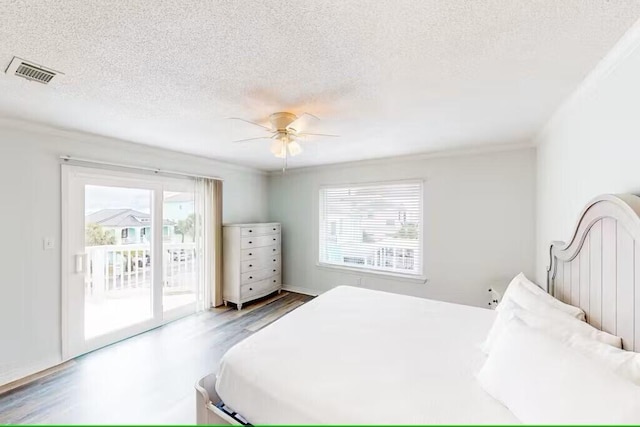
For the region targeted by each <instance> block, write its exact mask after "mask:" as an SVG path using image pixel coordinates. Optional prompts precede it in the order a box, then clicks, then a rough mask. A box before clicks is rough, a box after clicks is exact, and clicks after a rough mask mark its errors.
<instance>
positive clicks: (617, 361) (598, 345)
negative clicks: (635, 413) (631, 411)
mask: <svg viewBox="0 0 640 427" xmlns="http://www.w3.org/2000/svg"><path fill="white" fill-rule="evenodd" d="M567 344H568V345H569V346H570V347H572V348H575V349H576V350H578V351H580V353H582V354H584V355H585V356H587V357H589V358H591V359H593V360H595V361H596V362H599V363H601V364H602V365H603V366H606V367H607V368H608V369H610V370H611V371H613V372H615V373H616V374H617V375H620V376H621V377H622V378H624V379H626V380H628V381H632V382H634V383H635V384H636V385H638V386H640V353H636V352H633V351H626V350H622V349H621V348H619V347H618V348H615V347H612V346H610V345H606V344H604V343H602V342H600V341H595V340H592V339H589V338H587V337H585V336H582V335H573V336H571V337H570V338H569V340H567ZM638 404H639V405H640V403H638Z"/></svg>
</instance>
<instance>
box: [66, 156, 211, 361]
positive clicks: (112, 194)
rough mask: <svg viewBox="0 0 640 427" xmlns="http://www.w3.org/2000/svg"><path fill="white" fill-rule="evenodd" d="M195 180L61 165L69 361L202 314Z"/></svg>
mask: <svg viewBox="0 0 640 427" xmlns="http://www.w3.org/2000/svg"><path fill="white" fill-rule="evenodd" d="M195 215H196V212H195V191H194V184H193V181H190V180H187V179H184V180H181V179H167V178H159V177H152V176H147V175H137V174H129V173H120V172H108V171H104V170H95V169H90V168H84V167H77V166H66V165H64V166H63V248H62V249H63V254H62V257H63V263H62V270H63V271H62V273H63V307H62V312H63V353H64V357H65V359H67V358H70V357H74V356H77V355H79V354H83V353H85V352H88V351H91V350H93V349H96V348H99V347H102V346H104V345H108V344H111V343H113V342H116V341H118V340H121V339H124V338H127V337H130V336H132V335H135V334H138V333H140V332H144V331H146V330H149V329H151V328H154V327H157V326H159V325H161V324H162V323H164V322H166V321H169V320H172V319H175V318H177V317H180V316H184V315H187V314H191V313H193V312H195V310H196V301H197V298H198V295H197V293H198V289H199V286H198V278H199V277H200V276H199V275H198V274H197V269H198V268H199V263H198V262H197V258H198V257H197V254H196V252H197V250H196V235H195V230H194V223H195Z"/></svg>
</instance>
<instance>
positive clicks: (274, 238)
mask: <svg viewBox="0 0 640 427" xmlns="http://www.w3.org/2000/svg"><path fill="white" fill-rule="evenodd" d="M279 244H280V235H279V234H270V235H267V236H251V237H243V238H242V239H241V240H240V247H241V248H242V249H249V248H259V247H262V246H271V245H279Z"/></svg>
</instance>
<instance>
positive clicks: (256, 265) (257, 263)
mask: <svg viewBox="0 0 640 427" xmlns="http://www.w3.org/2000/svg"><path fill="white" fill-rule="evenodd" d="M241 264H242V266H241V268H240V271H241V272H243V273H246V272H248V271H256V270H262V269H263V268H277V269H280V255H274V256H269V257H263V258H258V259H250V260H249V261H242V263H241Z"/></svg>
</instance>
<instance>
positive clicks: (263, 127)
mask: <svg viewBox="0 0 640 427" xmlns="http://www.w3.org/2000/svg"><path fill="white" fill-rule="evenodd" d="M227 119H229V120H240V121H241V122H245V123H249V124H251V125H255V126H260V127H261V128H262V129H265V130H268V131H269V132H273V130H272V129H271V128H268V127H266V126H262V125H261V124H260V123H256V122H252V121H250V120H245V119H241V118H240V117H227Z"/></svg>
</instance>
